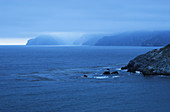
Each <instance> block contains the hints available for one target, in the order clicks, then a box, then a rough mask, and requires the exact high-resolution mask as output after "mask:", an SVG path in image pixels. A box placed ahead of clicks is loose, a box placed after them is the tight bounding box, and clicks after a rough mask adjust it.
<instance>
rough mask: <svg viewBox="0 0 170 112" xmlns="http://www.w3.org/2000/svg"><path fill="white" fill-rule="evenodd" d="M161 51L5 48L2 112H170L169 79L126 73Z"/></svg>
mask: <svg viewBox="0 0 170 112" xmlns="http://www.w3.org/2000/svg"><path fill="white" fill-rule="evenodd" d="M155 48H156V47H102V46H0V112H170V77H169V76H161V75H158V76H143V75H142V74H140V73H128V72H126V71H121V70H120V68H121V67H122V66H125V65H126V64H127V63H128V62H129V61H130V60H131V59H133V58H135V57H136V56H137V55H140V54H143V53H146V52H147V51H150V50H152V49H155ZM107 68H109V69H110V70H111V71H118V72H119V74H113V75H110V76H103V75H102V73H103V72H104V71H105V70H106V69H107ZM83 75H87V76H88V77H87V78H85V77H83Z"/></svg>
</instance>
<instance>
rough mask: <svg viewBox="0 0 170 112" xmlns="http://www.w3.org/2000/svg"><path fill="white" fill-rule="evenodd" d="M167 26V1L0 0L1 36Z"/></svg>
mask: <svg viewBox="0 0 170 112" xmlns="http://www.w3.org/2000/svg"><path fill="white" fill-rule="evenodd" d="M169 29H170V0H0V38H28V37H32V36H35V34H36V35H39V34H41V33H44V32H49V33H50V32H113V33H114V32H121V31H133V30H169Z"/></svg>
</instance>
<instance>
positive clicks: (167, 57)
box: [121, 44, 170, 75]
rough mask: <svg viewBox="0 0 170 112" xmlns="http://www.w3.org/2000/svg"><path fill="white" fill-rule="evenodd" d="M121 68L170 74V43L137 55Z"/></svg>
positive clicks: (129, 70)
mask: <svg viewBox="0 0 170 112" xmlns="http://www.w3.org/2000/svg"><path fill="white" fill-rule="evenodd" d="M121 69H122V70H124V69H127V71H128V72H133V73H136V71H140V72H141V73H143V74H144V75H170V44H168V45H167V46H165V47H163V48H160V49H154V50H152V51H149V52H147V53H146V54H142V55H139V56H137V57H136V58H134V59H133V60H131V61H130V62H129V63H128V65H127V66H125V67H122V68H121Z"/></svg>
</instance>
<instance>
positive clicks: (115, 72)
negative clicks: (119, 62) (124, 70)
mask: <svg viewBox="0 0 170 112" xmlns="http://www.w3.org/2000/svg"><path fill="white" fill-rule="evenodd" d="M111 74H119V72H118V71H114V72H112V73H111Z"/></svg>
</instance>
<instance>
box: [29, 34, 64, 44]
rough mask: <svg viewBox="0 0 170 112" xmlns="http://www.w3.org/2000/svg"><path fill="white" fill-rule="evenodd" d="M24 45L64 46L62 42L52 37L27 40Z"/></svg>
mask: <svg viewBox="0 0 170 112" xmlns="http://www.w3.org/2000/svg"><path fill="white" fill-rule="evenodd" d="M26 45H64V42H63V41H62V40H61V39H59V38H55V37H53V36H48V35H42V36H38V37H36V38H34V39H30V40H28V42H27V44H26Z"/></svg>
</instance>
